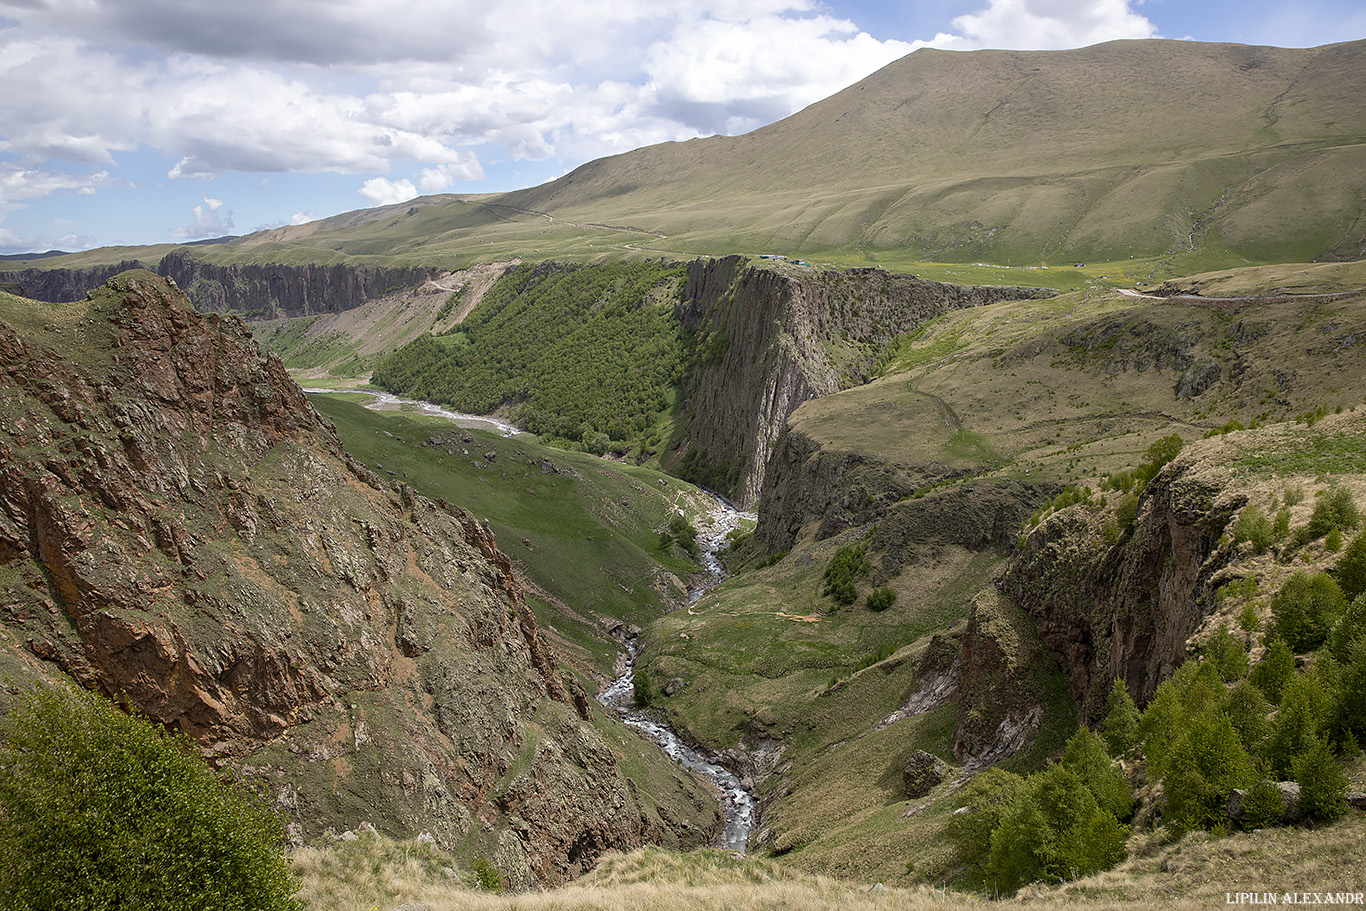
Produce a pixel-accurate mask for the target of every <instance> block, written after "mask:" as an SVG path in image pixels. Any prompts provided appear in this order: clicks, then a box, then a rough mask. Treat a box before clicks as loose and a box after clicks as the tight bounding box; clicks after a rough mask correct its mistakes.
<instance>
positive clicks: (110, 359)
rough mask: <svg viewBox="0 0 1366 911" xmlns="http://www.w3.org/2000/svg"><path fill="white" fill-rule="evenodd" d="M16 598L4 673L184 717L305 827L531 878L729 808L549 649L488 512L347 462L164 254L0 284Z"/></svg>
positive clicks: (6, 502) (657, 837)
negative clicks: (148, 262)
mask: <svg viewBox="0 0 1366 911" xmlns="http://www.w3.org/2000/svg"><path fill="white" fill-rule="evenodd" d="M0 623H2V625H0V666H3V669H4V670H5V672H6V673H8V674H9V675H10V676H12V677H18V678H33V677H37V678H44V677H53V676H57V675H62V674H65V675H69V676H71V677H74V678H75V679H76V680H78V681H79V682H80V683H81V684H83V685H85V686H87V687H90V688H93V689H96V690H99V691H102V692H104V693H106V694H109V695H111V696H115V697H118V698H121V699H124V700H126V701H127V702H129V703H130V704H131V705H133V706H134V707H136V708H137V709H138V710H139V711H142V712H144V713H146V714H147V715H148V716H149V717H151V718H153V719H154V720H156V721H158V722H160V723H162V724H165V725H167V726H169V727H172V728H177V729H179V730H182V731H184V732H186V733H188V734H189V735H191V736H192V737H193V738H194V739H195V740H196V741H197V742H198V743H200V744H201V745H202V746H203V748H204V749H205V751H206V752H207V753H208V754H210V755H211V756H214V757H216V758H217V759H218V760H220V761H223V762H227V763H229V764H231V765H233V766H235V767H236V768H238V769H239V770H240V771H241V772H242V773H243V774H244V775H246V776H247V778H248V780H249V781H250V782H252V783H254V784H255V785H256V786H257V787H258V788H260V789H262V790H264V791H267V792H268V793H269V794H271V795H273V796H274V797H275V799H276V801H277V803H278V804H279V806H281V807H282V808H283V809H285V810H286V811H287V812H288V813H289V814H290V815H291V816H292V818H293V820H294V827H295V829H296V831H297V833H298V834H300V835H308V834H310V833H318V832H320V831H322V830H323V829H325V828H328V827H337V828H352V827H354V826H356V825H358V824H359V823H360V822H362V821H370V822H372V823H373V824H374V825H376V826H377V827H378V828H379V829H381V830H382V831H386V832H387V833H389V834H394V835H412V834H415V833H416V832H418V831H420V830H424V829H425V830H428V831H431V832H432V833H433V834H434V835H436V836H437V838H438V839H439V840H440V841H442V842H443V843H445V844H447V845H448V846H456V845H461V846H464V847H466V848H469V849H473V850H478V851H481V852H482V853H485V854H487V855H488V856H489V857H490V858H492V859H493V860H494V861H495V863H497V864H498V865H499V866H500V867H501V868H502V869H503V871H504V872H505V874H507V875H508V877H509V879H510V880H511V882H513V883H514V884H516V885H520V886H530V885H534V884H537V883H542V884H549V883H556V882H560V881H563V880H565V879H567V878H569V877H572V876H574V875H576V874H577V873H580V872H582V871H583V870H585V869H587V868H588V867H589V866H590V865H591V864H592V862H593V860H594V858H596V857H597V856H598V855H599V854H601V853H602V852H603V851H606V850H612V849H629V848H631V847H634V846H637V845H640V844H642V843H644V842H646V841H656V842H661V843H664V844H667V845H676V846H691V845H696V844H700V843H705V842H706V841H707V840H708V839H709V837H710V834H711V831H712V830H713V829H714V828H715V826H716V825H717V822H718V819H717V814H716V810H715V805H714V803H713V802H712V801H711V800H710V799H709V798H707V797H706V796H705V794H704V793H703V791H702V790H701V788H700V786H699V785H697V784H696V783H695V782H693V781H692V780H691V779H689V778H687V777H686V776H684V775H683V774H681V773H679V772H678V771H676V770H674V769H673V768H672V766H671V765H670V764H668V763H665V762H661V761H658V760H655V759H653V758H652V757H651V755H650V754H649V752H648V751H647V749H646V748H645V747H644V745H643V744H641V743H639V742H638V741H637V740H635V739H634V738H633V737H632V736H630V735H627V734H625V732H624V731H623V729H621V728H620V726H619V725H616V724H615V722H611V721H608V720H606V719H605V718H604V717H603V716H602V714H601V713H600V710H598V709H597V708H596V705H595V703H594V701H593V700H592V699H590V698H589V697H588V696H587V695H586V694H585V693H584V692H583V691H582V690H581V689H580V688H579V687H578V685H577V684H576V683H574V682H573V681H572V680H571V679H570V678H568V677H567V676H565V675H562V674H561V673H560V671H559V670H558V669H557V668H556V666H555V663H554V661H553V659H552V657H551V654H550V652H549V650H548V648H547V647H546V644H545V641H544V639H543V638H542V636H541V633H540V631H539V629H538V627H537V624H536V620H535V617H534V616H533V614H532V613H531V611H530V610H529V608H528V607H527V605H526V603H525V601H524V600H523V598H522V595H521V593H520V591H519V589H518V585H517V581H516V579H515V578H514V576H513V574H512V570H511V563H510V561H509V560H508V558H507V557H506V556H505V555H503V554H502V553H500V552H499V551H498V550H497V548H496V546H495V544H494V540H493V537H492V535H491V534H490V532H489V530H488V529H487V527H486V526H484V525H483V524H481V523H479V522H477V521H476V520H475V519H474V518H473V517H472V516H470V515H469V514H468V513H465V512H464V511H463V510H461V509H459V508H458V507H455V506H452V505H450V504H447V503H444V502H432V501H430V500H427V499H425V498H423V497H421V496H418V495H416V494H414V493H413V492H412V491H411V490H410V489H408V488H407V487H405V486H403V485H401V484H400V485H396V486H390V485H388V484H386V483H383V482H381V481H380V479H379V478H377V477H376V476H375V475H374V474H372V473H371V472H369V471H368V470H366V469H365V468H364V467H363V466H361V465H359V464H357V463H356V462H354V461H352V460H351V459H349V458H348V457H347V456H346V454H345V453H344V452H343V451H342V448H341V445H340V442H339V441H338V439H337V437H336V435H335V433H334V431H333V430H332V428H331V426H330V425H328V424H326V423H325V422H324V421H323V420H322V419H321V418H319V417H318V415H317V414H316V412H314V411H313V409H312V408H311V407H310V406H309V404H308V402H307V401H306V399H305V398H304V397H303V395H302V393H301V392H300V391H299V389H298V387H297V386H295V385H294V384H293V383H292V382H291V381H290V380H289V379H288V377H287V375H286V374H285V371H284V368H283V367H282V366H281V364H280V362H279V361H278V360H277V359H275V358H274V357H267V358H264V359H263V358H262V357H261V356H260V355H259V352H258V349H257V348H256V346H255V345H254V343H253V342H252V341H251V339H250V336H249V334H248V332H247V330H246V328H245V326H244V325H243V324H242V323H241V321H240V320H238V319H237V318H236V317H231V316H229V317H220V316H218V315H209V316H207V317H201V316H199V315H197V314H196V313H194V311H193V310H191V309H190V308H189V306H188V303H187V301H186V300H185V298H184V296H183V295H182V294H180V293H179V292H178V291H177V290H176V289H175V288H173V287H172V286H170V285H169V284H167V283H166V282H165V281H163V280H162V279H159V278H157V277H156V276H154V275H152V274H150V273H147V272H132V273H127V274H125V275H122V276H119V277H117V278H115V279H113V280H112V281H111V282H110V283H109V285H108V286H106V287H105V288H103V289H101V290H99V291H96V292H94V293H93V294H92V295H91V297H90V299H89V300H88V301H85V302H81V303H76V304H71V305H67V306H63V307H52V308H42V307H41V305H37V304H33V303H32V302H28V301H21V300H19V299H16V298H12V297H4V296H0ZM628 755H633V757H634V758H633V760H632V761H634V762H637V763H645V764H646V766H647V767H649V768H651V769H652V771H651V773H650V774H651V776H652V778H651V780H653V781H656V782H660V781H663V782H665V784H664V785H662V786H661V787H662V789H663V792H660V793H652V794H650V795H648V796H646V795H644V794H642V793H641V791H640V789H639V788H638V787H637V786H636V784H635V783H633V782H632V781H630V780H628V779H627V778H626V777H625V776H624V775H623V773H622V771H621V767H620V765H619V762H620V759H621V758H622V757H623V756H628ZM652 763H653V764H654V765H651V764H652ZM661 776H662V777H661Z"/></svg>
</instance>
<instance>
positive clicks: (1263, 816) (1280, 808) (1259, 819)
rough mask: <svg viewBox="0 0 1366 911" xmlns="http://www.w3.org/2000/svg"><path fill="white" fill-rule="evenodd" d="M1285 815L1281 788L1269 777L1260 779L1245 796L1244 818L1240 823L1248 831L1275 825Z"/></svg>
mask: <svg viewBox="0 0 1366 911" xmlns="http://www.w3.org/2000/svg"><path fill="white" fill-rule="evenodd" d="M1284 815H1285V802H1284V800H1283V799H1282V798H1281V789H1280V788H1278V787H1276V783H1275V782H1274V781H1271V780H1270V779H1267V778H1261V779H1258V780H1257V781H1256V782H1254V783H1253V785H1252V787H1250V788H1248V789H1247V795H1246V796H1245V797H1244V798H1243V818H1242V821H1241V822H1240V823H1239V825H1240V826H1241V827H1242V828H1243V829H1245V830H1246V831H1248V832H1251V831H1253V830H1254V829H1265V828H1266V827H1268V826H1274V825H1276V824H1277V823H1279V822H1280V821H1281V817H1283V816H1284Z"/></svg>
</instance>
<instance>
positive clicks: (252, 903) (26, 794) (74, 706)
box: [0, 689, 301, 911]
mask: <svg viewBox="0 0 1366 911" xmlns="http://www.w3.org/2000/svg"><path fill="white" fill-rule="evenodd" d="M0 808H3V812H0V858H3V860H0V894H3V895H5V896H9V897H10V898H11V899H13V898H15V897H19V896H22V901H21V903H20V904H18V905H10V907H22V908H25V909H35V911H36V909H59V908H83V909H91V911H95V909H115V908H137V909H140V911H161V909H164V911H181V909H185V908H195V909H203V911H215V909H223V911H246V909H251V911H275V909H295V908H299V907H301V906H300V904H299V903H298V902H297V901H296V900H295V899H293V898H291V896H292V895H293V893H294V891H295V885H294V883H293V880H292V878H291V875H290V870H289V865H288V862H287V861H286V859H285V857H284V855H283V853H282V852H281V850H280V836H281V826H280V821H279V819H278V818H276V817H275V816H274V815H272V814H271V813H270V812H268V811H267V810H266V809H265V808H264V807H262V806H261V805H260V804H259V803H258V801H257V800H256V799H255V798H254V797H253V796H252V795H249V794H247V793H246V792H244V791H241V790H239V789H238V788H236V787H234V786H232V785H230V784H228V783H225V782H224V781H222V780H221V779H220V778H219V777H218V776H217V775H216V774H214V772H213V770H212V769H210V768H209V766H208V764H207V763H205V762H204V760H203V759H202V758H201V757H200V756H199V754H198V753H197V752H195V751H194V749H193V747H192V746H191V745H190V744H189V743H188V742H187V741H185V740H184V739H183V738H177V737H172V736H169V735H167V734H165V733H163V732H162V731H161V730H159V729H158V728H156V727H154V726H153V725H152V724H151V723H150V722H149V721H147V720H146V719H143V718H140V717H137V716H130V715H125V714H124V713H122V712H121V711H119V710H118V709H117V708H116V707H115V706H114V705H113V704H111V703H109V702H108V701H106V700H104V699H102V698H100V697H99V696H96V695H94V694H91V693H87V692H85V691H81V690H74V689H56V690H50V689H36V690H33V691H30V692H28V693H27V694H25V695H24V696H23V697H21V701H20V703H19V704H18V705H17V706H16V707H15V709H14V711H13V712H12V714H11V715H10V716H9V718H8V719H7V725H6V730H5V741H4V744H3V746H0Z"/></svg>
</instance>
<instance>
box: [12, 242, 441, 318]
mask: <svg viewBox="0 0 1366 911" xmlns="http://www.w3.org/2000/svg"><path fill="white" fill-rule="evenodd" d="M142 267H143V264H142V263H138V262H122V263H119V264H118V265H113V266H95V267H91V268H88V269H62V268H53V269H25V270H23V271H21V272H3V273H0V281H4V282H8V283H12V284H14V285H17V286H18V287H19V288H20V289H22V290H20V291H19V292H17V293H19V294H21V295H22V296H24V297H28V298H31V299H33V300H41V301H49V302H53V303H63V302H71V301H78V300H81V299H82V298H83V297H85V295H86V294H87V293H88V292H89V291H91V290H93V289H95V288H98V287H99V286H100V285H103V284H104V283H105V282H106V281H108V280H109V279H110V278H112V277H113V276H115V275H118V274H120V273H122V272H126V271H128V270H130V269H137V268H142ZM156 271H157V273H158V274H159V275H161V276H163V277H165V278H169V279H171V280H172V281H173V282H175V283H176V284H177V285H179V286H180V287H181V288H182V289H183V290H184V291H185V294H186V296H187V297H189V299H190V301H191V303H193V304H194V306H195V308H196V309H197V310H199V311H201V312H222V311H227V310H231V311H234V312H236V313H239V314H242V315H244V316H250V317H252V318H254V319H274V318H277V317H282V316H312V315H316V314H320V313H341V312H343V311H346V310H353V309H355V308H356V307H359V306H360V305H361V304H364V303H365V302H366V301H371V300H375V299H377V298H381V297H384V296H385V295H388V294H392V293H393V292H395V291H398V290H401V289H403V288H408V287H412V286H414V285H420V284H421V283H423V282H425V281H427V280H428V279H430V278H432V277H434V276H435V275H437V274H438V273H439V270H436V269H428V268H420V267H402V268H395V267H381V266H365V265H350V264H346V263H334V264H332V265H329V266H319V265H302V266H292V265H282V264H277V263H238V264H233V265H226V266H224V265H218V264H215V263H208V262H204V261H202V260H198V259H195V258H194V257H192V256H191V255H190V254H189V252H188V251H186V250H180V249H177V250H172V251H171V252H170V253H168V254H166V256H164V257H163V258H162V260H161V263H160V265H158V266H157V267H156Z"/></svg>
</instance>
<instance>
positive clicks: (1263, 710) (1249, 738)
mask: <svg viewBox="0 0 1366 911" xmlns="http://www.w3.org/2000/svg"><path fill="white" fill-rule="evenodd" d="M1273 708H1274V706H1272V704H1271V703H1270V701H1268V700H1267V698H1266V696H1265V695H1263V694H1262V691H1261V690H1260V689H1258V688H1257V687H1256V686H1255V685H1253V683H1252V681H1250V680H1242V681H1239V683H1238V685H1237V686H1235V687H1234V688H1233V689H1232V690H1231V691H1230V692H1229V694H1228V720H1229V722H1230V723H1231V724H1232V725H1233V729H1234V730H1235V731H1237V732H1238V739H1239V740H1241V741H1242V742H1243V746H1244V747H1245V748H1246V749H1247V751H1248V753H1249V754H1251V755H1254V756H1255V755H1257V754H1258V753H1260V752H1261V751H1262V747H1263V746H1264V745H1265V743H1266V739H1267V738H1268V737H1270V736H1271V720H1270V719H1269V718H1268V717H1267V716H1269V715H1270V714H1271V710H1272V709H1273Z"/></svg>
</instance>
